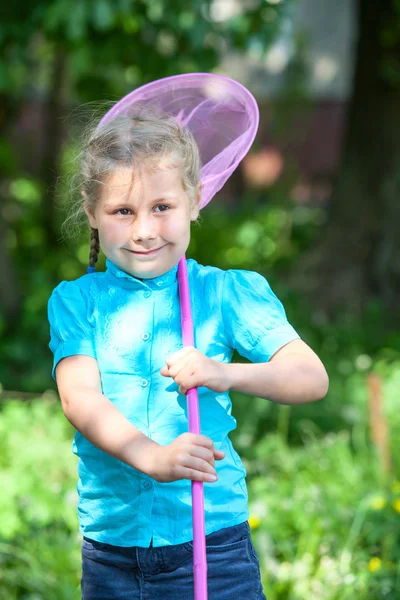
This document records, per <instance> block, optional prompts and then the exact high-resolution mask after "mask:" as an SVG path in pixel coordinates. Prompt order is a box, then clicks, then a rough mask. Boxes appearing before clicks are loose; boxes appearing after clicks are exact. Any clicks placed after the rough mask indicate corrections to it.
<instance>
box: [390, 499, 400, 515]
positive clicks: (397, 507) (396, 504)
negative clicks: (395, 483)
mask: <svg viewBox="0 0 400 600" xmlns="http://www.w3.org/2000/svg"><path fill="white" fill-rule="evenodd" d="M392 506H393V508H394V510H395V511H396V512H397V513H400V498H397V500H395V501H394V502H393V503H392Z"/></svg>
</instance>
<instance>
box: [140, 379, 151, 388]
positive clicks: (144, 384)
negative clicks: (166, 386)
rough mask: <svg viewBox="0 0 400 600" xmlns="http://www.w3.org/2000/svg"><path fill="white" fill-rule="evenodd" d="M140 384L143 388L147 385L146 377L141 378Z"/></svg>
mask: <svg viewBox="0 0 400 600" xmlns="http://www.w3.org/2000/svg"><path fill="white" fill-rule="evenodd" d="M140 385H141V386H142V387H143V388H145V387H147V386H148V385H149V382H148V380H147V379H142V381H141V382H140Z"/></svg>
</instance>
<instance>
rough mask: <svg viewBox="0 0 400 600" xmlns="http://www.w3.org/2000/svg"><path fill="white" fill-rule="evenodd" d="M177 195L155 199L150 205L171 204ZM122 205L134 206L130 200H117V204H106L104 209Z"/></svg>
mask: <svg viewBox="0 0 400 600" xmlns="http://www.w3.org/2000/svg"><path fill="white" fill-rule="evenodd" d="M176 198H177V195H176V194H174V195H171V196H161V197H160V198H154V199H153V200H149V202H148V204H154V202H170V201H171V200H175V199H176ZM121 204H132V202H131V201H130V200H128V199H121V200H116V201H115V202H113V203H111V204H109V203H105V204H104V205H103V206H104V208H115V207H116V206H120V205H121Z"/></svg>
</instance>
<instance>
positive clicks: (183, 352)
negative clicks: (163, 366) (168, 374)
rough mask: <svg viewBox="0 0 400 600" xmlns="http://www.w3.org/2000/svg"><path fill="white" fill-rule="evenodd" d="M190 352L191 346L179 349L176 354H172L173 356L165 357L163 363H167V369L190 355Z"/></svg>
mask: <svg viewBox="0 0 400 600" xmlns="http://www.w3.org/2000/svg"><path fill="white" fill-rule="evenodd" d="M192 350H194V348H193V346H185V348H181V349H180V350H178V351H177V352H174V353H173V354H170V355H169V356H167V358H166V359H165V362H166V363H167V365H168V367H170V366H172V365H173V364H174V363H175V362H176V361H177V360H180V359H181V358H184V357H185V356H187V355H188V354H190V352H192Z"/></svg>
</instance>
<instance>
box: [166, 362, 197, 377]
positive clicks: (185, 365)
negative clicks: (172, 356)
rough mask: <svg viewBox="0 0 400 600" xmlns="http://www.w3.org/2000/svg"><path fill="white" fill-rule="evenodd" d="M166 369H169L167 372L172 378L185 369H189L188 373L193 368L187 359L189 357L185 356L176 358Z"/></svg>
mask: <svg viewBox="0 0 400 600" xmlns="http://www.w3.org/2000/svg"><path fill="white" fill-rule="evenodd" d="M168 371H169V374H170V375H171V376H172V377H173V378H174V379H175V377H178V376H183V374H184V373H185V372H186V371H189V373H193V372H194V370H193V368H192V367H191V366H190V361H189V359H188V358H187V357H186V358H180V359H179V360H177V361H176V362H175V363H174V364H173V365H171V366H170V367H168ZM177 383H178V382H177Z"/></svg>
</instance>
